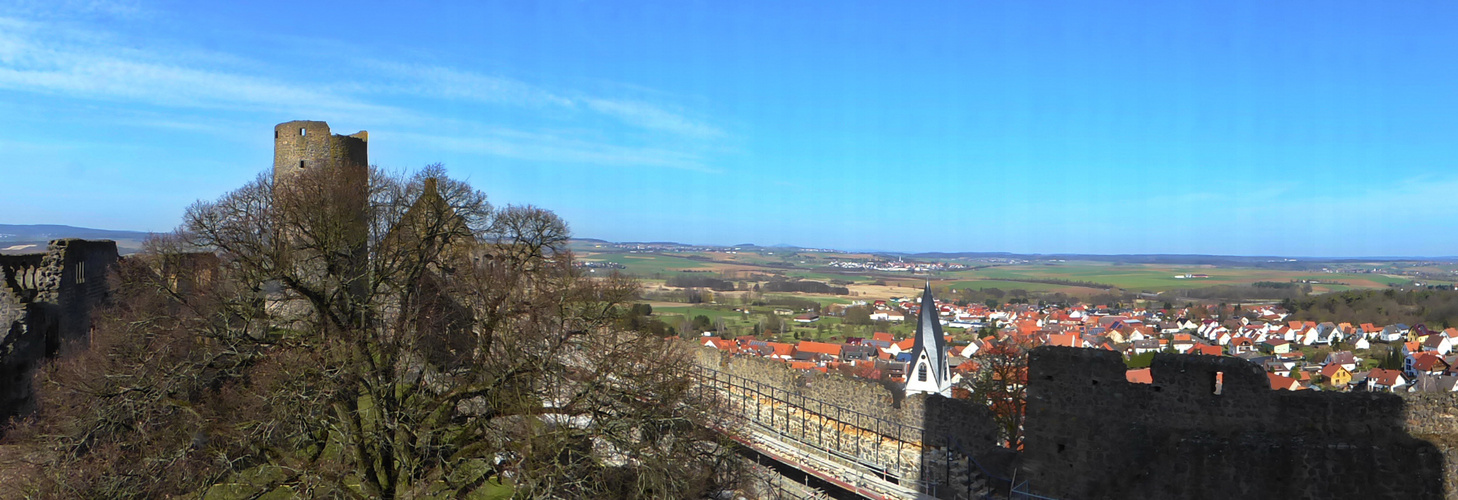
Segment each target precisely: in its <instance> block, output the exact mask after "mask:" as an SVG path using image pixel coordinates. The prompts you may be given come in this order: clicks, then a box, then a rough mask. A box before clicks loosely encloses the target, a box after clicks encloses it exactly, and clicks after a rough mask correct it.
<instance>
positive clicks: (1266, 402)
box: [1022, 347, 1454, 499]
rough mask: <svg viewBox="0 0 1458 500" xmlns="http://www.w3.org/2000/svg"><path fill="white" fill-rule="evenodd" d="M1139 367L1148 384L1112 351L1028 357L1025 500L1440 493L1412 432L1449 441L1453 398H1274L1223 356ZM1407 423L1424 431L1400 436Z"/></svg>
mask: <svg viewBox="0 0 1458 500" xmlns="http://www.w3.org/2000/svg"><path fill="white" fill-rule="evenodd" d="M1150 368H1151V374H1152V376H1153V378H1154V383H1153V384H1131V383H1129V382H1127V381H1126V380H1125V378H1124V372H1125V366H1124V363H1123V358H1122V357H1121V356H1120V355H1119V354H1118V353H1115V352H1110V351H1102V350H1093V349H1074V348H1064V347H1040V348H1038V349H1035V350H1033V351H1032V353H1031V354H1030V355H1029V361H1028V369H1029V382H1028V405H1027V419H1026V422H1025V426H1024V427H1025V448H1024V456H1023V464H1024V467H1023V469H1022V470H1023V474H1025V476H1024V477H1028V478H1029V479H1030V480H1031V487H1032V491H1034V492H1036V493H1038V494H1041V495H1048V496H1053V497H1058V498H1211V499H1216V498H1434V499H1436V498H1444V496H1445V492H1444V477H1445V474H1448V475H1451V474H1452V468H1451V466H1448V467H1446V471H1445V466H1444V462H1445V457H1444V450H1443V449H1440V447H1439V446H1438V445H1435V444H1434V443H1433V442H1430V441H1429V440H1424V439H1419V438H1418V437H1415V434H1421V433H1420V432H1418V431H1430V432H1431V433H1432V434H1435V435H1446V436H1450V437H1451V436H1452V435H1453V434H1452V431H1453V426H1452V417H1451V415H1452V413H1451V411H1452V406H1451V404H1452V403H1453V400H1452V399H1447V400H1443V399H1441V398H1438V399H1434V400H1427V399H1421V400H1420V401H1419V402H1416V403H1413V402H1411V401H1412V400H1411V399H1410V398H1409V399H1405V398H1403V397H1399V396H1396V395H1391V394H1377V393H1320V392H1315V391H1299V392H1289V391H1272V390H1270V385H1269V382H1268V381H1267V378H1266V375H1265V373H1264V372H1262V371H1261V370H1260V368H1259V367H1257V366H1255V365H1254V364H1251V363H1249V362H1247V361H1245V360H1242V359H1237V358H1229V357H1210V356H1186V355H1169V354H1159V355H1157V356H1156V357H1155V359H1154V362H1153V364H1152V365H1151V367H1150ZM1217 381H1220V383H1218V384H1217ZM1217 388H1218V391H1217ZM1444 405H1448V406H1444ZM1441 415H1448V417H1442V416H1441ZM1410 419H1416V420H1419V421H1420V422H1422V423H1420V424H1414V425H1412V426H1411V431H1413V433H1412V434H1410V433H1409V430H1410V429H1409V427H1410V426H1409V425H1408V421H1409V420H1410ZM1452 458H1453V455H1452V454H1451V452H1449V454H1448V457H1447V462H1448V463H1452ZM1450 477H1451V476H1450ZM1447 498H1450V499H1452V498H1454V495H1453V494H1452V492H1448V493H1447Z"/></svg>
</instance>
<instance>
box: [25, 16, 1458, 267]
mask: <svg viewBox="0 0 1458 500" xmlns="http://www.w3.org/2000/svg"><path fill="white" fill-rule="evenodd" d="M216 4H222V2H149V1H139V2H66V1H59V2H55V1H52V2H38V1H25V2H19V3H14V2H9V1H5V0H0V118H3V119H0V177H3V178H4V179H5V181H4V182H3V183H0V223H19V224H30V223H58V224H71V225H77V226H87V227H100V228H110V229H139V230H167V229H170V228H172V227H174V226H175V225H176V224H177V223H178V222H179V218H180V215H181V213H182V211H183V210H184V208H185V207H186V206H187V205H188V204H190V203H192V202H194V201H196V200H199V199H203V200H211V199H215V198H217V197H218V196H219V195H221V194H223V193H225V192H227V191H228V190H230V189H233V188H236V187H238V186H239V185H241V184H243V183H245V182H247V181H248V180H250V179H252V178H253V177H254V176H256V175H257V174H258V173H259V172H261V171H263V170H266V169H268V168H270V165H271V161H272V152H271V149H272V134H271V130H272V127H273V125H274V124H276V123H280V122H284V121H289V120H294V119H313V120H325V121H328V122H329V123H330V125H331V126H332V127H333V129H334V130H335V132H336V133H346V134H347V133H353V132H355V131H357V130H361V129H364V130H369V131H370V156H371V160H372V161H373V162H374V163H376V164H378V165H380V166H383V167H387V168H392V169H403V170H410V169H415V168H419V167H421V166H423V165H426V164H430V163H435V162H440V163H444V164H445V166H446V168H447V169H448V170H449V172H450V173H451V174H452V175H454V176H457V177H461V178H465V179H468V180H470V181H471V182H472V183H473V184H474V185H476V186H477V187H479V188H481V189H482V190H484V191H486V192H487V193H488V194H489V195H490V196H491V197H492V199H493V201H494V202H495V203H497V204H506V203H516V204H521V203H531V204H535V205H538V206H542V207H545V208H548V209H552V210H555V211H556V212H558V213H559V214H561V215H562V216H563V217H564V218H565V219H567V220H568V222H569V223H570V224H571V226H572V228H573V230H574V233H575V234H576V235H578V236H581V237H594V238H604V239H609V240H618V241H629V240H632V241H663V240H671V241H680V242H689V243H717V244H736V243H744V242H753V243H758V244H777V243H788V244H796V245H807V246H824V247H834V248H843V249H881V250H897V251H1011V252H1037V253H1054V252H1080V253H1210V254H1238V255H1257V254H1258V255H1301V256H1375V255H1389V256H1390V255H1430V256H1437V255H1444V256H1447V255H1458V231H1455V229H1458V227H1455V222H1454V221H1455V220H1458V218H1455V215H1458V208H1455V207H1458V168H1454V167H1455V166H1458V165H1455V163H1458V140H1455V137H1458V92H1455V91H1454V88H1455V87H1454V82H1458V58H1455V57H1453V55H1454V54H1458V38H1455V35H1454V34H1453V33H1454V32H1458V30H1453V29H1452V26H1453V24H1452V20H1453V19H1454V18H1455V14H1458V12H1455V10H1458V4H1455V3H1453V2H1416V1H1414V2H1385V3H1379V2H1351V3H1348V2H1321V3H1305V2H1227V1H1221V2H1213V1H1212V2H1129V3H1121V2H1060V3H1055V2H963V1H959V2H911V3H910V4H911V5H907V4H908V3H906V2H874V3H857V2H845V1H836V2H821V3H810V2H753V1H737V2H712V3H710V2H682V1H675V2H643V3H636V2H635V3H629V2H461V3H457V4H450V5H438V6H432V7H418V6H409V7H402V6H401V3H399V2H389V3H379V4H371V3H369V2H360V1H351V2H334V3H330V2H317V1H311V2H286V3H266V2H237V3H236V5H216Z"/></svg>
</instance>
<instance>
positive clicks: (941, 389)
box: [906, 281, 952, 397]
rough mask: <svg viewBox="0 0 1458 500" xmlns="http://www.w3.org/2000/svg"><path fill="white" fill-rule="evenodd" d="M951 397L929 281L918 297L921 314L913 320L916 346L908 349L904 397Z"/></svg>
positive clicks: (942, 339)
mask: <svg viewBox="0 0 1458 500" xmlns="http://www.w3.org/2000/svg"><path fill="white" fill-rule="evenodd" d="M916 393H927V394H941V395H943V396H948V397H950V396H951V395H952V373H951V369H950V368H949V367H948V366H947V338H946V336H944V335H943V334H942V320H941V315H940V311H938V310H937V303H936V300H935V299H933V298H932V292H931V281H927V283H926V289H925V290H923V291H922V294H921V311H920V313H919V314H917V320H916V344H915V346H913V347H912V348H911V370H909V371H907V372H906V394H908V395H910V394H916Z"/></svg>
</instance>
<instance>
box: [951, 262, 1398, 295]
mask: <svg viewBox="0 0 1458 500" xmlns="http://www.w3.org/2000/svg"><path fill="white" fill-rule="evenodd" d="M948 274H950V275H951V276H955V277H956V278H960V279H961V280H969V281H970V280H975V279H976V278H1001V279H1014V280H1017V279H1033V280H1036V279H1066V280H1075V281H1090V282H1096V283H1104V284H1109V285H1113V286H1115V287H1118V288H1123V289H1126V290H1135V291H1144V290H1147V291H1164V290H1174V289H1186V288H1201V287H1208V286H1215V285H1248V284H1251V283H1254V282H1257V281H1275V282H1288V281H1292V280H1316V281H1320V282H1341V283H1345V284H1346V285H1332V286H1330V287H1329V288H1330V289H1334V290H1341V289H1351V288H1379V287H1384V286H1386V285H1387V284H1389V283H1394V284H1402V283H1408V282H1411V281H1412V279H1411V278H1407V277H1401V276H1387V275H1381V274H1337V273H1331V274H1328V273H1312V272H1310V271H1283V270H1272V269H1256V268H1227V267H1212V266H1170V265H1163V264H1161V265H1150V264H1124V265H1116V264H1108V263H1101V262H1067V263H1059V264H1055V265H1026V266H998V267H990V268H985V269H977V270H972V271H958V272H954V273H948ZM1183 274H1206V275H1209V276H1210V277H1209V278H1185V279H1181V278H1175V276H1176V275H1183ZM981 283H996V282H995V281H983V282H980V283H979V284H978V285H972V286H985V285H982V284H981ZM1022 284H1023V283H1019V284H1018V285H1022ZM1026 285H1028V286H1027V287H1023V286H1018V288H1023V289H1025V290H1030V291H1031V290H1039V288H1032V287H1033V286H1036V285H1039V284H1037V283H1026ZM992 286H995V285H992ZM1046 286H1055V285H1046ZM997 287H998V288H1004V289H1006V288H1012V287H1013V284H1012V283H1006V284H1004V285H1003V286H997Z"/></svg>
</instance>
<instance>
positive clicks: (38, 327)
mask: <svg viewBox="0 0 1458 500" xmlns="http://www.w3.org/2000/svg"><path fill="white" fill-rule="evenodd" d="M117 259H118V255H117V248H116V242H113V241H110V240H97V241H91V240H80V239H62V240H54V241H51V242H50V245H48V246H47V248H46V251H45V252H44V253H38V254H25V255H5V256H0V333H3V334H4V336H3V337H0V422H3V421H4V420H6V419H9V418H10V417H13V416H16V415H22V414H25V413H29V412H30V411H32V404H33V402H32V395H33V391H32V388H31V383H30V379H31V374H32V373H33V372H34V371H35V368H36V367H37V366H39V365H40V363H41V362H42V361H44V360H45V359H46V358H48V357H50V356H54V355H55V354H56V353H57V352H58V351H59V350H60V347H61V345H62V344H64V343H65V342H67V341H72V340H80V339H84V338H86V336H87V334H88V333H89V332H90V330H91V313H92V311H93V310H95V309H96V308H97V307H100V306H101V305H102V304H104V303H106V301H107V300H108V299H109V298H110V294H111V287H110V286H109V285H108V283H107V277H108V276H107V275H108V273H110V272H111V268H112V267H113V266H114V265H115V264H116V261H117Z"/></svg>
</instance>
